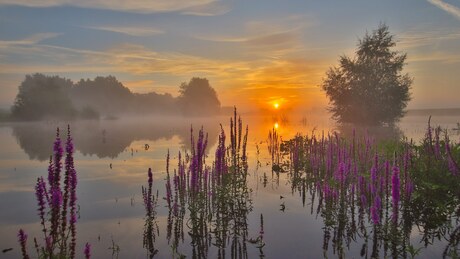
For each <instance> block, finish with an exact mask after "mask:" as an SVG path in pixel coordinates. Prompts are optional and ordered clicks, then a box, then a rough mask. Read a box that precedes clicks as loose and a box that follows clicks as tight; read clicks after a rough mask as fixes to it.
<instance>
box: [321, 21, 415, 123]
mask: <svg viewBox="0 0 460 259" xmlns="http://www.w3.org/2000/svg"><path fill="white" fill-rule="evenodd" d="M395 45H396V43H395V42H394V39H393V35H391V34H390V32H389V30H388V26H386V25H385V24H381V25H380V26H379V28H378V29H377V30H374V31H373V32H372V34H370V35H369V34H368V33H366V35H365V36H364V39H362V40H359V44H358V49H357V51H356V57H354V58H353V59H351V58H349V57H347V56H342V57H340V60H339V66H338V67H333V68H330V69H329V71H328V72H327V73H326V75H327V76H326V79H324V80H323V83H322V88H323V90H324V91H325V92H326V95H327V96H328V98H329V103H330V111H331V112H332V116H333V118H334V119H336V120H337V121H338V122H340V123H358V124H371V125H379V124H380V125H381V124H393V123H394V122H396V121H398V120H399V119H400V118H401V117H402V116H403V115H404V109H405V108H406V106H407V103H408V102H409V100H410V99H411V98H410V93H409V90H410V87H411V84H412V79H411V78H410V77H409V75H408V74H402V70H403V67H404V65H405V60H406V54H401V53H399V52H397V51H392V50H391V48H392V47H394V46H395Z"/></svg>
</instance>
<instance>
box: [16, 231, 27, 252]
mask: <svg viewBox="0 0 460 259" xmlns="http://www.w3.org/2000/svg"><path fill="white" fill-rule="evenodd" d="M18 239H19V244H20V245H21V253H22V258H24V259H29V255H28V254H27V249H26V245H27V234H26V233H24V230H22V229H20V230H19V233H18Z"/></svg>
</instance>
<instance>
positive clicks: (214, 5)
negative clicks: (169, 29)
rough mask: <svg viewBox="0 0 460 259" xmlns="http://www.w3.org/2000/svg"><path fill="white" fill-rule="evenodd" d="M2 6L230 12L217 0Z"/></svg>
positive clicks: (43, 0) (41, 0) (60, 0)
mask: <svg viewBox="0 0 460 259" xmlns="http://www.w3.org/2000/svg"><path fill="white" fill-rule="evenodd" d="M0 5H20V6H28V7H55V6H75V7H83V8H94V9H106V10H114V11H124V12H134V13H158V12H179V13H184V14H188V15H219V14H223V13H226V12H228V10H229V7H228V6H226V5H224V4H223V3H222V2H220V1H216V0H187V1H184V0H133V1H125V0H79V1H71V0H34V1H29V0H0Z"/></svg>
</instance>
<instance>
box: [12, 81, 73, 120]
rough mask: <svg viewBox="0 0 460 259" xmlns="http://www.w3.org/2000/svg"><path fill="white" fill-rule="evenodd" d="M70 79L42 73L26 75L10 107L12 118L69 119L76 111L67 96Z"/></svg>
mask: <svg viewBox="0 0 460 259" xmlns="http://www.w3.org/2000/svg"><path fill="white" fill-rule="evenodd" d="M72 85H73V83H72V81H70V80H69V79H65V78H61V77H58V76H45V75H43V74H34V75H26V78H25V79H24V81H23V82H22V83H21V85H20V86H19V92H18V94H17V95H16V99H15V102H14V104H13V106H12V107H11V115H12V118H13V119H19V120H40V119H43V118H46V117H51V118H61V119H69V118H73V117H74V116H75V115H76V111H75V109H74V107H73V105H72V102H71V100H70V98H69V96H68V92H69V91H70V89H71V88H72Z"/></svg>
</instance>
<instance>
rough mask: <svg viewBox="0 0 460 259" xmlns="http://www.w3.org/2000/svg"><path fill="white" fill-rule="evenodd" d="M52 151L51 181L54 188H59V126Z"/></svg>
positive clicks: (60, 152)
mask: <svg viewBox="0 0 460 259" xmlns="http://www.w3.org/2000/svg"><path fill="white" fill-rule="evenodd" d="M53 152H54V160H53V162H54V175H53V183H52V186H53V187H55V188H60V187H59V185H60V181H61V169H62V162H61V159H62V155H63V149H62V143H61V138H60V136H59V128H57V130H56V140H55V141H54V147H53Z"/></svg>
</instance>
